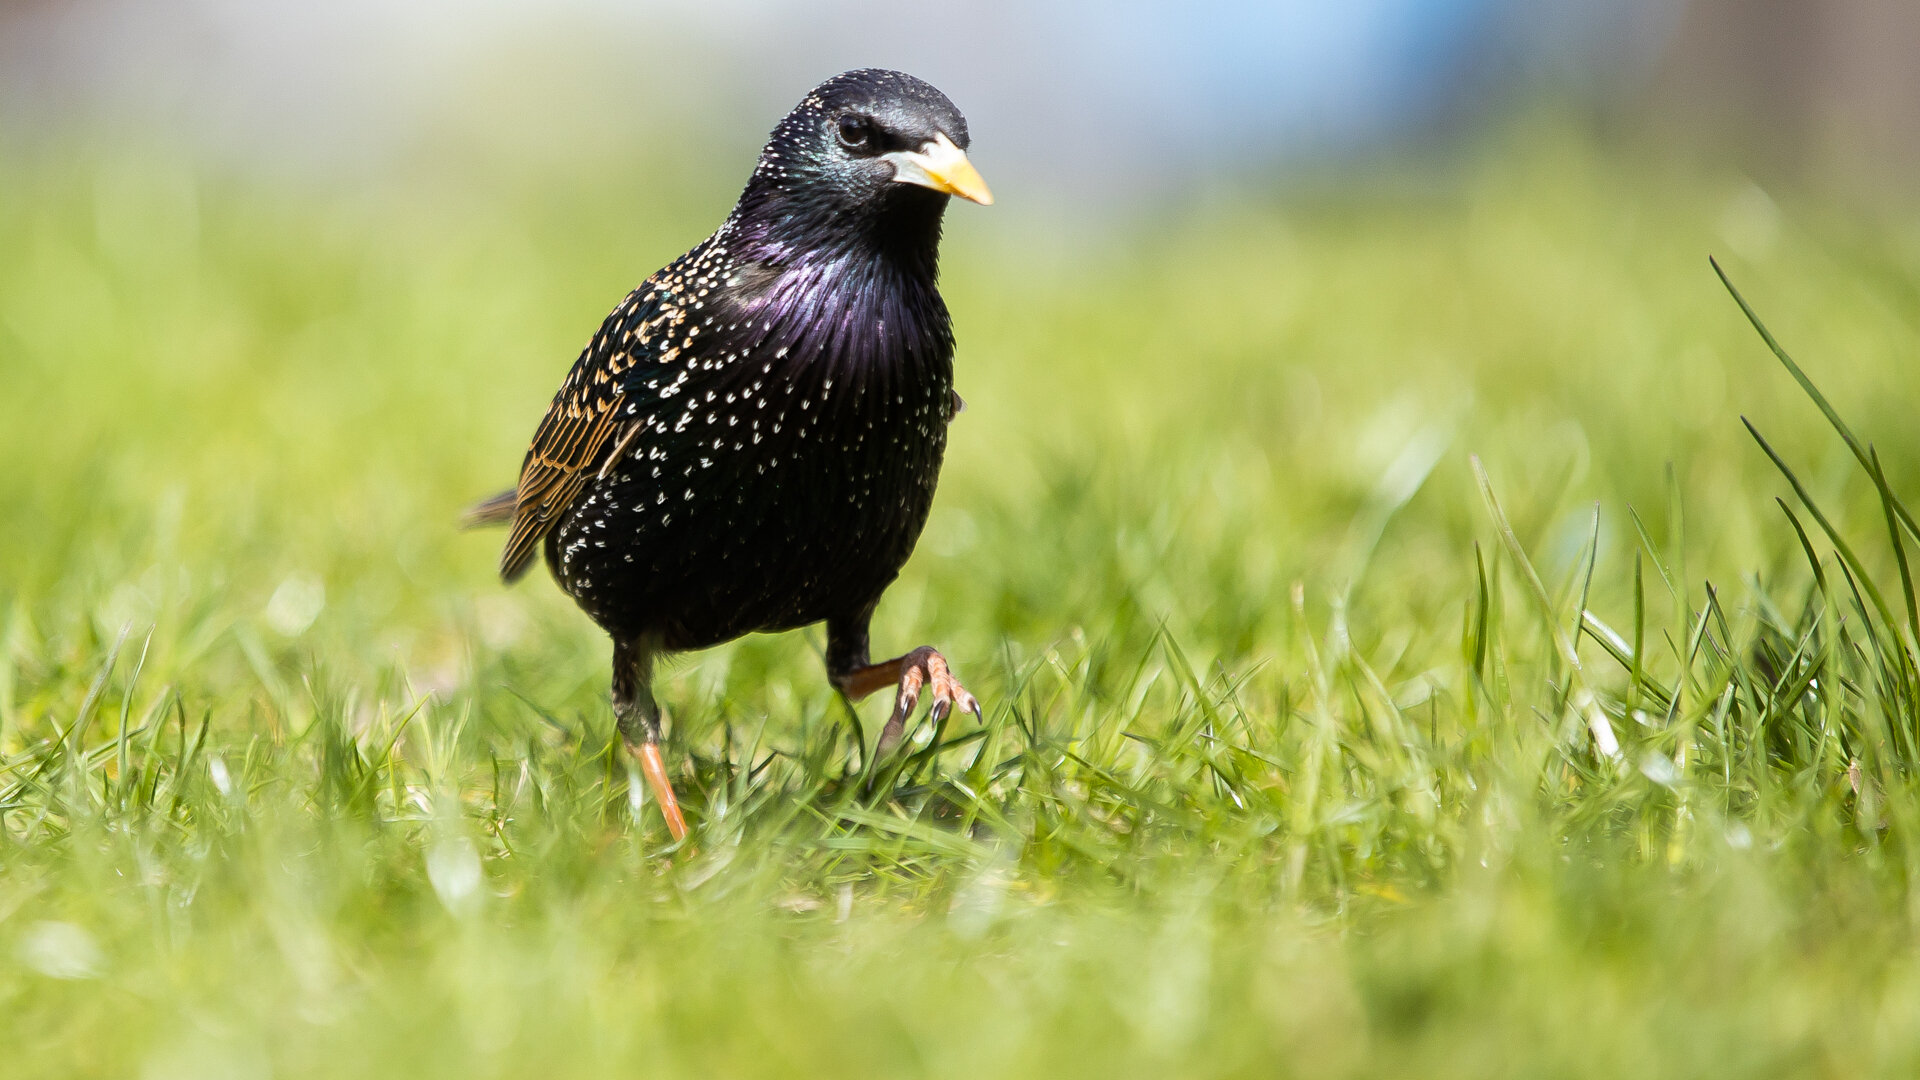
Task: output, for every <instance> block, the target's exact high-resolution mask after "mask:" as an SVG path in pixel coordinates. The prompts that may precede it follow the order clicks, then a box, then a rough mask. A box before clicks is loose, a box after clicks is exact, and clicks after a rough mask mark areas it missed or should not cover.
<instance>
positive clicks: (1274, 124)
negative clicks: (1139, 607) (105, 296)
mask: <svg viewBox="0 0 1920 1080" xmlns="http://www.w3.org/2000/svg"><path fill="white" fill-rule="evenodd" d="M1916 55H1920V7H1916V6H1915V5H1913V4H1910V3H1905V2H1902V0H1605V2H1600V3H1593V2H1581V0H1357V2H1354V3H1346V4H1324V3H1316V2H1312V0H1273V2H1269V3H1251V2H1220V0H1213V2H1201V3H1193V4H1182V5H1166V4H1153V3H1140V2H1135V0H1119V2H1112V3H1091V2H1085V0H1059V2H1052V3H1027V2H1010V0H982V2H977V3H968V4H960V5H900V4H891V3H877V2H857V0H851V2H850V0H830V2H807V3H798V2H791V0H713V2H703V3H681V2H668V3H619V2H616V0H556V2H552V3H540V4H534V3H520V2H513V0H463V2H457V0H418V2H413V3H405V4H389V3H380V2H375V0H342V2H339V3H332V4H324V5H312V4H300V3H292V2H288V0H253V2H242V0H172V2H166V3H152V2H140V0H6V2H4V3H0V125H4V130H5V131H6V132H7V133H8V135H9V136H10V137H12V138H14V139H21V138H25V139H29V140H31V139H33V138H36V137H46V136H47V135H48V134H50V133H58V132H71V131H72V130H74V129H75V128H76V127H84V128H88V129H90V130H93V131H96V132H99V131H103V130H104V131H112V132H117V133H119V134H121V135H128V134H132V135H136V136H138V137H140V138H144V139H149V140H158V139H175V138H185V139H187V140H190V141H191V144H192V145H193V146H195V147H197V148H198V149H200V150H202V151H205V152H207V153H210V154H215V155H218V156H219V157H220V158H221V159H222V160H224V161H226V162H229V163H234V164H239V165H243V166H245V167H247V168H249V169H272V170H276V171H282V172H288V173H292V174H294V175H297V176H299V177H302V178H308V179H312V180H315V181H316V182H322V183H325V182H346V183H357V182H362V181H364V180H365V179H366V178H367V176H368V175H369V174H380V173H383V172H388V171H391V170H394V169H396V168H401V167H407V166H417V165H418V164H419V163H420V162H421V161H422V160H433V159H436V158H437V159H439V160H441V161H442V162H445V161H447V160H448V158H449V155H453V156H454V157H455V158H456V159H461V160H464V159H463V158H461V155H471V154H476V153H485V154H508V155H512V156H517V157H521V158H524V159H529V160H532V161H537V162H543V163H544V164H545V165H546V166H548V167H550V168H552V169H555V170H559V171H565V170H578V169H581V168H584V167H590V166H592V165H593V164H595V163H596V162H597V161H599V162H604V161H605V160H606V159H607V158H608V157H609V156H614V157H618V156H619V155H620V153H621V152H622V151H626V150H632V149H635V148H642V150H641V152H643V153H645V154H646V155H648V156H652V157H658V158H661V159H664V160H669V161H672V162H674V163H676V165H677V166H678V167H682V168H684V167H689V163H690V162H694V161H704V160H708V158H707V156H706V154H705V152H702V153H698V154H696V153H690V152H689V151H688V150H687V149H685V147H684V146H683V145H681V143H680V140H684V139H686V138H688V137H699V138H702V139H705V140H707V141H709V142H711V143H714V144H718V148H723V149H725V150H726V151H729V152H731V154H732V155H733V156H732V158H730V159H729V160H730V161H733V162H737V160H738V159H739V158H740V157H742V156H744V155H746V154H748V153H750V152H751V150H752V148H753V147H754V146H756V145H757V143H758V140H759V138H760V135H761V134H762V131H763V129H764V128H766V127H770V126H771V124H772V121H773V119H774V118H776V117H778V116H779V115H780V114H781V113H782V112H783V111H784V110H785V109H786V108H787V107H788V105H790V104H791V102H792V101H793V100H795V99H796V98H797V97H798V96H799V93H800V92H801V91H802V90H804V89H805V88H806V87H808V86H810V85H812V84H813V83H814V82H816V81H818V80H819V79H821V78H822V77H824V76H826V75H828V74H831V73H833V72H835V71H837V70H840V69H843V68H848V67H855V66H866V65H880V66H892V67H898V68H902V69H907V70H911V71H914V72H916V73H919V74H921V75H922V76H924V77H926V78H928V79H929V80H930V81H932V82H933V83H935V84H936V85H938V86H940V87H943V88H944V89H945V90H946V91H947V92H948V93H949V95H950V96H952V97H953V98H954V99H955V100H956V101H957V102H959V103H961V104H962V106H963V108H964V110H965V111H966V112H967V114H968V116H969V117H970V118H971V119H972V122H973V124H974V126H975V128H976V129H977V130H978V131H979V132H982V133H984V134H985V138H984V139H983V140H982V145H981V150H980V152H981V154H983V155H984V160H985V161H986V162H987V163H988V166H989V168H988V172H989V175H990V176H992V177H993V178H994V180H995V182H996V184H997V185H999V186H1002V187H1010V188H1011V189H1012V190H1014V191H1020V190H1023V189H1033V192H1034V194H1035V195H1037V196H1042V197H1047V198H1050V199H1051V200H1053V201H1055V202H1061V203H1074V204H1082V205H1084V204H1085V203H1086V201H1087V200H1088V199H1089V198H1090V197H1093V198H1098V199H1101V200H1105V201H1121V202H1125V201H1128V200H1130V199H1138V198H1139V197H1141V196H1143V195H1146V196H1154V195H1162V194H1165V193H1167V192H1169V191H1183V190H1190V189H1192V188H1194V187H1196V186H1198V185H1205V184H1209V183H1213V182H1217V181H1219V180H1220V179H1221V178H1223V177H1229V178H1230V177H1234V176H1245V175H1248V174H1254V175H1258V176H1260V177H1262V178H1263V179H1270V178H1271V177H1272V175H1273V173H1272V170H1273V169H1274V168H1275V167H1276V166H1277V167H1279V168H1281V169H1282V170H1285V171H1291V172H1299V171H1304V170H1311V169H1316V168H1325V167H1327V166H1329V165H1335V166H1339V165H1345V166H1352V165H1353V164H1355V163H1356V162H1366V161H1368V160H1369V159H1372V158H1375V157H1376V156H1377V155H1379V154H1381V153H1383V152H1388V151H1393V150H1402V149H1406V148H1409V147H1420V148H1429V149H1431V148H1435V147H1440V148H1444V147H1447V146H1449V145H1453V144H1458V143H1459V142H1460V141H1461V140H1463V139H1467V138H1469V137H1470V136H1471V135H1472V134H1473V133H1474V132H1475V131H1477V130H1479V129H1480V128H1482V127H1483V126H1484V125H1485V124H1487V123H1488V122H1489V121H1493V120H1497V119H1499V118H1502V117H1505V116H1509V115H1511V114H1512V113H1513V112H1514V111H1515V110H1516V109H1522V110H1532V109H1538V108H1540V107H1541V106H1542V104H1543V103H1552V104H1553V105H1554V106H1556V107H1560V108H1563V109H1567V110H1571V111H1573V112H1575V113H1577V114H1579V115H1581V116H1583V117H1585V118H1588V119H1591V120H1592V121H1594V122H1595V123H1597V124H1602V125H1604V126H1605V128H1606V130H1608V131H1610V132H1612V133H1614V134H1616V135H1640V134H1647V133H1652V134H1656V135H1659V136H1662V137H1664V138H1666V139H1668V140H1669V141H1670V142H1671V143H1673V144H1675V145H1684V146H1686V147H1688V148H1690V149H1693V150H1696V151H1698V150H1707V151H1710V152H1714V153H1725V154H1731V155H1735V156H1736V157H1737V158H1738V159H1739V161H1740V162H1741V164H1742V165H1743V166H1744V167H1747V168H1749V169H1751V170H1753V171H1755V173H1756V174H1758V175H1761V176H1762V177H1763V179H1773V178H1786V179H1793V180H1800V179H1805V178H1807V177H1808V176H1810V175H1812V176H1817V177H1819V178H1821V179H1823V180H1824V179H1830V178H1831V177H1832V175H1833V174H1844V175H1845V176H1847V177H1848V178H1849V179H1853V180H1857V179H1859V178H1860V177H1861V176H1862V175H1863V174H1864V175H1866V176H1872V175H1875V174H1876V173H1877V174H1878V175H1880V176H1882V177H1885V176H1887V175H1889V174H1897V173H1898V172H1899V171H1900V170H1903V169H1906V168H1909V167H1911V166H1912V165H1913V164H1915V162H1916V160H1920V64H1916V63H1915V62H1914V57H1915V56H1916ZM729 170H730V171H731V172H737V171H739V170H738V168H737V164H734V165H729ZM1009 201H1013V202H1015V205H1019V200H1009Z"/></svg>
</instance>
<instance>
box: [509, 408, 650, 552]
mask: <svg viewBox="0 0 1920 1080" xmlns="http://www.w3.org/2000/svg"><path fill="white" fill-rule="evenodd" d="M569 381H571V380H569ZM572 389H573V388H572V387H569V388H565V389H563V390H562V391H561V394H560V396H559V397H557V398H555V399H554V402H553V406H552V407H551V408H549V409H548V410H547V415H546V416H545V417H544V418H542V419H541V421H540V427H539V429H538V430H536V431H535V432H534V433H533V445H532V446H530V447H528V448H527V459H526V461H525V463H523V464H522V465H521V466H520V486H519V488H518V489H517V491H516V494H515V496H514V514H513V530H512V532H510V533H509V534H508V535H507V547H506V550H505V551H503V552H502V553H501V555H500V576H501V578H503V579H505V580H507V581H514V580H517V579H518V578H519V577H520V575H522V574H524V573H526V572H527V566H528V564H530V563H531V562H532V561H533V556H534V553H535V552H536V551H537V550H538V549H539V545H540V538H541V537H543V536H545V535H546V534H547V530H548V529H551V528H553V526H554V524H555V523H556V522H557V521H559V520H560V515H561V514H563V513H565V512H566V510H567V507H569V506H571V505H572V504H573V500H574V499H575V498H576V497H578V496H579V494H580V489H581V488H583V487H585V486H586V483H587V481H588V480H589V479H591V478H592V477H593V474H594V472H595V471H596V470H597V469H598V467H599V464H600V462H599V458H600V452H601V450H602V449H604V448H605V447H606V445H607V441H608V440H609V439H610V438H612V437H613V434H614V432H615V430H617V429H618V428H619V426H620V424H619V416H620V404H621V402H622V401H623V400H625V398H624V395H621V394H618V393H615V394H611V395H607V396H601V395H598V394H591V393H579V392H574V393H569V392H568V391H569V390H572Z"/></svg>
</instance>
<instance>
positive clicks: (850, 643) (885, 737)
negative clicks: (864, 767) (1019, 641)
mask: <svg viewBox="0 0 1920 1080" xmlns="http://www.w3.org/2000/svg"><path fill="white" fill-rule="evenodd" d="M871 615H872V612H871V611H870V610H869V611H867V612H863V613H862V614H861V615H860V616H859V617H857V618H854V619H848V620H844V621H842V620H839V619H830V620H828V621H827V677H828V678H830V679H832V680H833V685H834V688H835V689H837V690H839V691H840V692H841V693H842V694H845V695H846V696H847V697H848V698H849V699H850V700H853V701H858V700H860V699H861V698H863V697H866V696H867V695H868V694H871V693H873V692H874V691H875V690H881V689H884V688H886V687H889V686H892V687H894V688H895V691H894V697H893V715H891V716H889V717H887V726H886V727H884V728H881V729H880V740H879V741H878V742H877V743H875V744H874V749H873V756H874V757H875V759H879V758H882V757H885V756H886V754H887V753H888V751H890V750H892V749H893V748H894V747H895V746H896V745H898V744H899V742H900V736H901V735H902V734H904V733H905V731H906V727H907V717H909V716H912V715H913V709H914V706H916V705H918V704H919V703H920V692H921V691H922V690H923V689H924V690H928V691H930V692H931V693H932V697H933V704H932V705H930V706H928V708H927V715H928V716H929V717H930V718H931V719H932V720H933V721H934V722H935V723H939V722H940V721H941V720H942V719H945V717H946V715H947V713H948V712H950V711H952V710H953V709H954V708H955V707H956V706H957V707H959V708H960V709H961V710H962V711H965V712H970V713H972V714H973V715H974V716H975V717H976V718H980V702H979V701H978V700H977V699H975V698H974V696H973V695H972V694H969V693H968V692H967V688H966V687H964V686H962V685H960V680H959V679H956V678H954V675H953V672H952V671H951V670H950V669H949V668H948V667H947V658H946V657H944V656H941V655H940V654H939V653H938V652H936V651H935V650H934V648H933V646H931V645H922V646H920V647H919V648H917V649H915V650H913V651H912V652H910V653H906V654H904V655H901V656H896V657H894V658H893V659H891V660H882V661H880V662H879V663H877V664H876V663H873V662H872V661H871V660H870V659H869V655H870V654H869V652H868V649H869V646H868V642H867V621H868V618H869V617H870V616H871Z"/></svg>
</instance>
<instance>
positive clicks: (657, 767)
mask: <svg viewBox="0 0 1920 1080" xmlns="http://www.w3.org/2000/svg"><path fill="white" fill-rule="evenodd" d="M613 717H614V721H615V722H616V723H617V724H618V725H619V727H620V738H621V739H622V740H623V741H624V742H625V743H626V744H627V750H628V752H630V753H631V754H633V756H634V757H635V758H636V759H638V760H639V762H640V772H641V774H642V775H644V776H645V777H646V778H647V786H648V787H650V788H652V789H653V798H654V801H655V802H657V803H659V804H660V814H661V816H662V817H664V818H666V819H667V831H668V832H670V833H672V834H673V838H674V839H675V840H681V839H684V838H685V837H686V835H687V821H686V819H685V818H683V817H681V816H680V802H679V800H678V799H675V798H674V797H673V784H672V783H671V782H669V781H668V780H667V766H666V763H665V762H664V761H662V760H661V758H660V706H659V705H657V704H655V703H654V700H653V647H652V646H651V645H650V644H648V643H647V642H644V641H639V640H634V639H622V638H616V639H615V640H614V643H613Z"/></svg>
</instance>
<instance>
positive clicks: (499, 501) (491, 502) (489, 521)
mask: <svg viewBox="0 0 1920 1080" xmlns="http://www.w3.org/2000/svg"><path fill="white" fill-rule="evenodd" d="M519 495H520V493H519V492H518V491H515V490H514V489H512V488H508V489H507V490H506V491H503V492H501V493H500V494H498V495H494V496H491V497H489V498H485V499H481V500H480V501H479V502H477V503H474V504H473V505H472V506H469V507H467V511H466V513H464V514H461V515H460V527H461V528H462V529H485V528H490V527H492V526H494V525H507V524H511V523H512V521H513V512H514V510H515V509H516V507H517V506H518V505H519Z"/></svg>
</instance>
